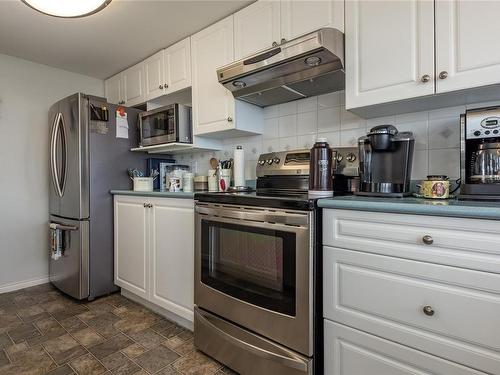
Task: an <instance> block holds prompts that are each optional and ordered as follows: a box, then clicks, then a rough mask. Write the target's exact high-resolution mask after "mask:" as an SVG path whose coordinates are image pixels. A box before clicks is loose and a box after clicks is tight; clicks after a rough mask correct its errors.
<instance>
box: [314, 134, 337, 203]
mask: <svg viewBox="0 0 500 375" xmlns="http://www.w3.org/2000/svg"><path fill="white" fill-rule="evenodd" d="M309 163H310V164H309V196H310V197H312V198H317V197H318V198H319V197H331V196H333V176H332V173H333V168H332V163H333V152H332V149H331V148H330V146H329V145H328V143H327V140H326V138H318V139H317V141H316V143H315V144H314V146H313V148H312V149H311V157H310V162H309Z"/></svg>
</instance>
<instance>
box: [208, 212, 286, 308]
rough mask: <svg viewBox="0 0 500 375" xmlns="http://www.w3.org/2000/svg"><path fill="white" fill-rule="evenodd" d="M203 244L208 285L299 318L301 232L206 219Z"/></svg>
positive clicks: (246, 300)
mask: <svg viewBox="0 0 500 375" xmlns="http://www.w3.org/2000/svg"><path fill="white" fill-rule="evenodd" d="M202 244H203V245H202V249H201V252H202V254H201V255H202V257H201V258H202V261H201V281H202V282H203V283H204V284H205V285H208V286H210V287H212V288H214V289H216V290H218V291H220V292H223V293H225V294H227V295H230V296H232V297H234V298H237V299H239V300H242V301H245V302H248V303H251V304H253V305H256V306H260V307H263V308H265V309H268V310H272V311H276V312H279V313H283V314H286V315H290V316H295V294H296V293H295V292H296V275H295V251H296V250H295V248H296V235H295V233H293V232H285V231H279V230H273V229H267V228H266V229H264V228H257V227H252V226H245V225H236V224H229V223H222V222H215V221H207V220H202Z"/></svg>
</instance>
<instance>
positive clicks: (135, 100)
mask: <svg viewBox="0 0 500 375" xmlns="http://www.w3.org/2000/svg"><path fill="white" fill-rule="evenodd" d="M144 76H145V74H144V62H140V63H139V64H137V65H134V66H132V67H130V68H128V69H127V70H125V71H124V72H123V73H122V88H123V101H125V103H124V104H125V105H127V106H134V105H137V104H140V103H143V102H145V101H146V94H145V91H146V82H145V79H144V78H145V77H144Z"/></svg>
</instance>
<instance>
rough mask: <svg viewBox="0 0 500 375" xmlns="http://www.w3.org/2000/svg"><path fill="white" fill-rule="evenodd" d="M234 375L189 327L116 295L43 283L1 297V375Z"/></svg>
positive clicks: (0, 295)
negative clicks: (80, 293) (65, 290)
mask: <svg viewBox="0 0 500 375" xmlns="http://www.w3.org/2000/svg"><path fill="white" fill-rule="evenodd" d="M75 373H76V374H79V375H94V374H95V375H100V374H120V375H132V374H135V375H147V374H159V375H173V374H185V375H188V374H189V375H195V374H196V375H212V374H217V375H222V374H235V373H234V372H232V371H231V370H230V369H228V368H225V367H224V366H222V365H221V364H220V363H218V362H216V361H214V360H212V359H211V358H209V357H207V356H206V355H204V354H202V353H201V352H199V351H197V350H196V349H195V348H194V346H193V334H192V332H190V331H188V330H186V329H184V328H182V327H179V326H177V325H175V324H174V323H172V322H170V321H169V320H166V319H165V318H163V317H161V316H159V315H157V314H155V313H154V312H152V311H150V310H148V309H146V308H145V307H143V306H141V305H138V304H137V303H135V302H133V301H130V300H128V299H126V298H124V297H122V296H121V295H120V294H113V295H110V296H107V297H103V298H99V299H96V300H95V301H93V302H83V303H80V302H77V301H75V300H73V299H70V298H68V297H66V296H65V295H63V294H62V293H60V292H59V291H57V290H56V289H55V288H53V287H52V286H51V285H50V284H44V285H39V286H35V287H32V288H27V289H23V290H19V291H15V292H10V293H5V294H0V374H1V375H43V374H50V375H70V374H75Z"/></svg>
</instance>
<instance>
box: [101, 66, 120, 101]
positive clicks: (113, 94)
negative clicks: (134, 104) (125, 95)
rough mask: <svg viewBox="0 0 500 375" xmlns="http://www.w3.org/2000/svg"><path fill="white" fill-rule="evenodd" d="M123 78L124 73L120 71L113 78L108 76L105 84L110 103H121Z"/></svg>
mask: <svg viewBox="0 0 500 375" xmlns="http://www.w3.org/2000/svg"><path fill="white" fill-rule="evenodd" d="M121 80H122V75H121V73H120V74H117V75H115V76H113V77H111V78H108V79H107V80H106V81H105V83H104V86H105V91H106V98H107V99H108V103H112V104H121V101H122V93H121V91H122V90H121Z"/></svg>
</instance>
